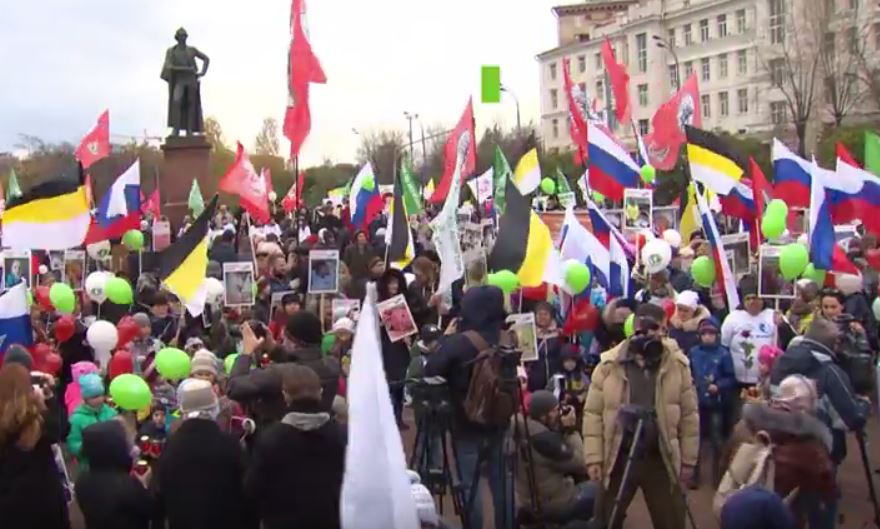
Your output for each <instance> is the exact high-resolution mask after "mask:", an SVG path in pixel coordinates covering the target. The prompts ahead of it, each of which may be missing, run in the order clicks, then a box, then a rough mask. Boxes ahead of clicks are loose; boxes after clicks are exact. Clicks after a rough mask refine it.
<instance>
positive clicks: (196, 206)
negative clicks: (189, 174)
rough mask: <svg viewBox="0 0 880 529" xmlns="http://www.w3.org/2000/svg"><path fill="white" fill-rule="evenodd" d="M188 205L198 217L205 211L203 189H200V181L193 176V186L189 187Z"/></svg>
mask: <svg viewBox="0 0 880 529" xmlns="http://www.w3.org/2000/svg"><path fill="white" fill-rule="evenodd" d="M187 205H189V209H191V210H192V212H193V214H194V215H195V216H197V217H198V216H199V215H201V214H202V211H205V200H204V199H203V198H202V191H201V190H200V189H199V181H198V180H196V179H195V178H193V183H192V187H190V188H189V200H187Z"/></svg>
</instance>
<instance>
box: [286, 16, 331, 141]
mask: <svg viewBox="0 0 880 529" xmlns="http://www.w3.org/2000/svg"><path fill="white" fill-rule="evenodd" d="M304 13H305V0H292V2H291V5H290V35H291V36H290V51H289V56H288V64H287V70H288V71H287V73H288V84H287V88H288V91H289V92H290V97H291V99H292V101H291V103H290V104H289V105H288V106H287V111H286V112H285V114H284V127H283V131H284V136H285V137H286V138H287V139H288V140H290V157H291V158H293V157H294V156H297V155H299V150H300V148H301V147H302V144H303V142H305V141H306V137H307V136H308V135H309V132H310V131H311V130H312V114H311V110H310V109H309V85H310V84H311V83H320V84H324V83H326V82H327V76H326V75H324V69H323V68H321V62H320V61H319V60H318V58H317V57H316V56H315V54H314V53H313V52H312V45H311V44H310V43H309V39H308V37H307V36H306V32H305V30H304V29H303V20H302V18H303V14H304Z"/></svg>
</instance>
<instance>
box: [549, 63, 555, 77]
mask: <svg viewBox="0 0 880 529" xmlns="http://www.w3.org/2000/svg"><path fill="white" fill-rule="evenodd" d="M550 80H551V81H555V80H556V63H555V62H551V63H550Z"/></svg>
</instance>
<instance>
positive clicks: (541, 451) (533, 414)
mask: <svg viewBox="0 0 880 529" xmlns="http://www.w3.org/2000/svg"><path fill="white" fill-rule="evenodd" d="M515 421H516V426H517V428H518V429H519V431H520V432H525V431H528V432H529V439H522V442H521V443H520V446H517V454H518V456H519V460H518V464H517V474H516V497H517V502H518V504H519V505H528V502H529V499H530V498H531V497H532V495H534V496H535V497H536V498H537V500H538V504H539V505H540V506H541V515H542V516H543V519H544V520H546V521H548V522H554V523H560V524H564V523H567V522H570V521H573V520H584V521H587V520H589V519H590V517H591V516H592V515H593V504H594V502H595V499H596V492H597V484H596V483H592V482H590V481H586V479H587V474H586V469H585V468H584V464H583V451H584V445H583V442H582V441H581V436H580V435H579V434H578V431H577V430H576V427H575V425H576V423H577V420H576V414H575V411H574V408H573V407H572V406H567V405H566V406H560V405H559V401H558V400H557V399H556V396H555V395H554V394H553V393H551V392H550V391H547V390H543V389H542V390H539V391H536V392H534V393H532V397H531V399H530V400H529V411H528V416H527V417H523V416H522V415H517V416H516V418H515ZM525 423H528V429H526V427H525V426H526V424H525ZM515 437H516V436H515V434H514V438H515ZM529 449H531V461H532V465H533V469H532V471H533V472H534V484H533V485H532V484H530V483H529V476H528V472H529V469H528V465H529V458H528V457H527V453H528V452H527V451H528V450H529ZM576 480H577V481H580V483H576ZM533 486H534V490H533V489H532V487H533Z"/></svg>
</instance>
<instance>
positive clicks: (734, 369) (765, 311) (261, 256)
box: [0, 203, 880, 529]
mask: <svg viewBox="0 0 880 529" xmlns="http://www.w3.org/2000/svg"><path fill="white" fill-rule="evenodd" d="M473 214H477V213H473ZM244 215H246V214H243V213H241V212H238V213H236V214H233V213H232V212H231V211H229V210H228V209H227V208H226V207H221V208H219V210H218V212H217V214H216V217H215V218H214V220H213V221H212V230H211V234H210V239H211V243H210V249H209V252H208V256H209V263H208V266H207V276H208V277H214V278H216V279H222V270H223V265H224V264H226V263H233V262H240V261H248V260H253V262H254V263H255V272H256V273H255V278H254V279H255V281H254V282H255V285H254V289H255V296H254V298H255V302H254V304H253V305H252V306H234V307H233V306H223V304H222V302H218V301H217V300H209V303H208V305H207V306H206V308H205V312H204V314H203V315H202V316H200V317H196V318H193V317H191V316H189V315H188V314H187V312H186V309H185V308H183V307H182V306H181V304H180V302H179V301H178V299H177V298H176V297H175V296H174V295H173V293H171V292H168V291H166V290H164V289H163V287H162V285H160V284H159V282H158V281H157V276H156V271H155V270H152V269H150V265H149V260H148V259H142V260H141V261H140V266H139V267H136V266H134V265H133V263H134V262H136V261H137V259H136V258H135V259H134V260H130V261H129V263H128V264H129V266H128V269H127V270H120V271H118V272H117V273H118V275H120V276H126V275H127V277H128V279H129V280H130V282H131V284H133V285H136V288H135V293H136V294H135V300H134V303H133V304H131V305H130V306H116V307H114V306H111V305H112V304H109V303H108V304H104V305H103V306H102V307H101V311H102V314H101V317H102V319H106V320H108V321H111V322H113V323H114V324H115V323H118V322H121V321H122V320H123V319H126V318H130V320H131V321H133V322H134V324H135V325H136V326H137V333H136V334H135V335H134V336H133V337H132V339H131V340H130V342H128V343H126V344H124V345H123V346H121V347H119V348H118V349H117V350H116V351H115V352H114V358H117V357H119V358H126V359H130V361H129V360H126V362H128V364H127V365H125V366H122V368H121V370H120V369H119V366H118V365H117V364H118V363H114V362H113V361H112V360H111V363H110V365H109V366H108V365H102V364H101V362H100V359H99V358H98V357H97V356H96V354H95V351H93V350H92V348H91V347H90V346H89V345H88V341H87V340H86V332H87V327H88V323H89V322H90V321H92V320H93V319H94V318H92V315H93V314H95V312H96V311H97V310H98V309H97V306H96V305H94V304H93V303H91V302H89V301H88V298H87V297H85V296H83V298H82V300H81V302H80V303H79V305H78V307H77V312H76V314H75V329H74V332H73V335H72V336H70V337H67V338H66V339H63V340H62V339H59V338H58V335H57V333H56V332H54V329H55V326H56V325H57V324H58V322H59V321H60V319H61V316H60V315H59V314H57V313H56V312H54V311H53V310H51V309H47V308H46V307H45V306H42V305H41V304H38V303H34V304H33V305H32V306H31V311H32V313H31V321H32V325H33V333H34V342H35V343H36V344H40V343H43V344H47V345H49V346H51V347H52V348H55V350H57V352H58V354H59V355H60V356H61V359H62V364H61V366H60V369H59V370H58V371H57V372H53V373H47V372H44V371H43V370H41V367H42V366H41V365H39V364H40V363H41V362H40V361H38V359H37V358H36V355H35V353H34V347H36V345H31V346H29V347H24V346H22V345H20V344H14V345H11V346H9V347H8V348H7V349H6V352H5V355H4V357H3V365H2V368H0V525H2V526H3V527H9V528H18V527H22V528H25V527H27V528H33V529H65V528H68V527H70V526H71V513H73V512H75V511H77V512H81V514H82V517H83V519H84V521H85V526H86V527H87V528H89V529H105V528H106V529H111V528H112V529H123V528H132V529H144V528H148V527H153V528H156V527H169V528H171V529H197V528H204V529H223V528H229V529H239V528H241V529H245V528H256V527H265V528H267V529H269V528H279V529H280V528H314V529H319V528H320V529H329V528H333V527H339V526H340V514H339V511H340V495H341V488H342V482H343V476H344V473H345V465H346V461H345V452H346V445H347V442H348V439H347V434H346V427H345V425H346V422H347V417H348V411H347V402H346V398H347V376H348V369H349V366H350V363H351V358H352V355H357V354H358V352H357V351H353V350H352V345H353V338H354V335H355V333H356V332H357V314H356V313H352V312H351V311H350V310H348V311H346V312H344V313H336V311H334V309H333V307H334V304H333V303H332V301H334V300H363V298H364V296H365V294H366V292H367V284H368V283H370V282H374V283H375V284H376V291H377V294H378V300H377V301H379V302H381V301H385V300H389V299H391V298H393V297H395V296H398V295H401V294H402V295H403V297H404V299H405V301H406V304H407V306H408V308H409V311H410V313H411V314H412V318H413V320H414V322H415V324H416V326H417V328H418V329H419V332H418V333H417V334H416V335H414V336H408V337H406V338H404V339H402V340H397V339H393V338H392V337H391V336H390V335H389V333H388V332H387V330H385V329H382V330H381V331H380V332H381V351H382V361H383V365H384V370H385V375H386V379H387V384H388V387H389V392H390V396H391V402H392V406H393V411H394V416H395V419H396V421H397V424H398V427H399V429H400V430H401V432H405V431H406V430H409V429H415V428H416V426H418V428H422V427H424V424H423V421H422V420H420V417H419V416H418V415H417V416H416V417H415V418H414V419H413V418H411V417H412V416H411V415H410V414H409V413H407V411H406V410H407V407H408V405H409V404H410V403H411V401H412V400H413V393H414V391H413V384H415V383H417V382H418V381H420V380H423V379H432V378H435V377H440V378H441V379H442V380H443V381H444V382H445V384H444V387H445V388H447V389H448V401H449V404H450V411H449V413H450V427H449V429H448V431H447V432H444V437H442V438H441V442H440V443H438V444H439V445H443V444H446V443H449V445H450V446H451V447H452V448H454V454H455V456H454V458H453V459H454V461H453V465H454V467H455V472H454V475H455V476H457V481H458V483H459V484H460V490H459V492H460V493H461V494H460V498H461V500H462V501H461V502H460V503H461V505H460V510H461V511H462V512H460V513H458V514H459V515H460V516H459V517H458V518H457V517H454V516H453V515H452V514H450V513H448V512H447V513H446V514H445V516H443V517H441V516H439V515H438V512H437V508H436V506H435V499H434V498H433V497H432V493H433V492H436V490H437V489H436V488H435V487H436V486H437V485H438V484H437V483H435V482H434V481H433V478H431V477H432V476H436V471H437V470H438V468H437V467H438V466H442V464H443V463H442V461H441V459H443V458H442V457H439V454H434V455H432V457H429V458H427V461H429V463H428V464H427V465H423V466H422V468H414V469H413V470H415V471H417V473H413V474H412V475H411V483H412V492H413V498H414V500H415V503H416V506H417V509H418V514H419V519H420V522H421V527H422V528H439V527H457V526H462V527H466V528H470V529H479V528H482V527H484V525H483V523H484V520H483V519H484V513H483V512H482V511H483V507H484V502H483V501H482V498H481V489H480V487H479V481H480V480H481V479H485V480H486V482H487V483H488V491H489V493H490V495H491V498H492V501H491V505H492V507H493V509H492V510H493V516H494V520H495V525H494V527H496V528H508V527H521V526H522V527H540V526H546V524H552V525H553V526H558V527H566V528H571V529H574V528H576V527H583V526H585V525H584V524H586V523H587V522H588V521H589V520H591V519H596V520H602V521H603V522H604V523H605V524H607V526H608V527H611V528H614V527H620V526H621V524H623V521H624V519H625V518H626V512H627V509H628V507H629V504H630V502H631V501H632V499H633V497H634V495H635V493H636V492H637V491H638V490H641V491H642V493H643V495H644V498H645V502H646V504H647V508H648V511H649V513H650V517H651V521H652V523H653V526H654V527H656V528H659V529H678V528H683V527H685V519H686V509H687V490H688V489H696V488H698V487H700V485H701V484H703V485H705V484H709V485H711V487H712V488H713V489H715V490H716V491H717V492H716V494H715V503H714V507H715V511H716V514H717V516H718V517H719V520H720V523H721V526H722V527H723V528H725V529H727V528H737V529H749V528H759V527H776V528H780V529H784V528H792V529H793V528H795V527H798V528H800V527H810V528H811V529H830V528H832V527H834V526H835V524H836V520H837V515H838V512H837V505H838V501H839V498H840V495H841V493H842V492H846V491H841V490H840V489H839V488H838V486H837V479H836V473H837V469H838V468H839V466H840V464H841V462H842V461H843V460H844V459H845V458H846V457H847V452H846V447H847V436H848V435H849V434H851V433H855V434H856V435H863V432H864V427H865V424H866V421H867V417H868V415H869V411H870V409H871V396H872V395H873V388H874V387H875V384H874V382H873V372H874V367H873V366H874V365H876V352H877V350H878V338H880V336H878V327H877V321H876V319H875V315H874V313H873V312H872V310H871V308H870V307H871V302H872V301H873V300H874V298H875V297H876V272H874V271H871V270H870V268H869V267H867V266H866V265H865V264H864V262H863V261H862V260H861V259H860V255H859V254H860V253H861V252H864V251H865V250H866V249H870V248H872V247H873V246H876V240H875V239H873V238H872V237H871V236H870V235H866V236H864V237H863V238H862V240H861V243H862V244H861V246H858V245H855V246H852V247H851V248H850V250H851V257H852V258H853V260H854V262H856V263H861V265H862V268H863V275H862V276H837V277H836V282H835V283H834V285H833V286H826V285H818V284H816V283H813V282H811V281H809V280H801V281H800V283H799V285H798V290H797V292H798V298H796V299H795V300H793V301H790V302H789V301H784V302H783V304H782V305H779V304H774V302H770V301H769V300H767V299H764V298H762V297H761V296H760V295H759V294H758V282H757V280H756V278H755V276H754V275H753V274H744V275H743V276H742V277H741V279H740V280H739V282H738V285H737V288H738V291H739V295H740V298H741V300H742V305H741V306H739V307H730V308H729V309H728V308H727V307H725V306H724V303H718V296H717V293H715V292H713V291H712V290H711V289H707V288H702V287H699V286H697V285H696V284H695V283H694V282H693V280H692V278H691V277H690V275H689V273H688V269H689V264H690V262H691V261H692V260H693V258H694V257H695V256H698V255H705V254H707V253H708V249H707V243H706V242H705V241H704V240H702V238H700V237H699V236H694V237H692V238H691V240H689V241H686V242H684V243H682V245H681V248H675V249H673V258H672V260H671V263H670V266H669V267H668V269H667V270H663V271H661V272H658V273H654V274H649V275H646V276H641V275H637V276H636V279H637V280H639V282H640V285H639V288H637V289H635V290H637V291H638V292H637V293H636V294H635V295H634V296H633V297H632V298H614V299H608V297H607V296H606V295H605V293H604V291H603V290H602V288H601V287H600V286H599V285H598V284H596V282H595V281H594V284H593V286H592V292H591V294H590V300H591V310H592V311H594V314H595V317H594V318H592V319H590V321H589V322H588V323H586V324H585V325H582V326H580V327H578V328H577V329H575V330H572V329H571V328H569V326H568V325H566V314H567V313H570V311H571V310H570V307H566V305H565V301H564V299H563V297H562V296H561V295H559V294H558V292H556V291H555V290H554V289H553V288H549V289H547V288H545V289H543V290H540V291H539V292H538V293H535V292H525V291H521V292H519V293H515V294H513V299H511V296H507V295H505V293H503V292H502V290H501V289H499V288H497V287H495V286H491V285H488V284H486V283H487V280H486V274H485V273H481V271H480V269H479V268H478V267H477V266H474V267H471V266H468V269H467V271H466V273H465V277H463V278H461V279H459V280H458V281H456V282H455V283H454V284H453V286H452V292H451V293H445V292H438V291H437V285H438V281H439V272H440V267H441V262H440V258H439V256H438V254H437V252H436V251H435V250H434V248H433V247H432V244H431V238H430V228H429V227H428V225H427V219H428V218H429V215H425V214H423V215H419V216H414V217H413V218H412V220H411V228H412V232H413V240H414V242H415V254H416V257H415V259H414V260H413V261H412V262H411V263H410V264H409V265H408V266H407V267H406V268H405V269H404V270H397V269H395V268H393V267H390V266H388V264H387V262H386V261H387V259H386V239H385V231H386V229H387V225H388V215H387V213H386V214H382V215H379V216H378V217H377V218H376V219H374V220H373V221H372V222H370V223H369V224H368V225H364V226H360V227H354V226H352V225H351V224H350V219H349V218H348V211H347V208H345V207H341V206H334V205H333V204H330V203H327V204H324V205H322V206H320V207H318V208H317V209H315V210H314V211H311V212H309V213H308V214H301V215H299V216H295V217H292V216H285V215H283V214H281V213H279V214H278V215H277V218H275V219H272V220H271V221H270V222H269V223H267V224H265V225H262V226H257V225H255V224H254V223H253V222H249V221H247V220H246V219H245V218H244ZM144 228H145V230H144V231H145V235H146V236H147V240H148V241H149V239H150V237H149V223H148V222H147V223H145V225H144ZM184 229H185V228H184ZM181 233H182V232H181ZM148 244H149V243H148ZM313 250H337V251H339V266H338V276H337V281H336V282H330V281H328V282H327V284H328V285H330V284H334V285H337V286H338V288H337V289H336V290H337V293H335V294H312V293H310V290H311V289H310V286H312V285H314V284H315V282H314V280H312V281H310V279H309V273H310V271H309V252H310V251H313ZM487 250H488V249H487ZM38 279H39V280H40V281H41V282H42V283H43V284H51V282H52V281H54V280H55V278H54V276H52V275H51V274H44V275H41V276H40V277H39V278H38ZM322 284H323V283H322ZM514 307H518V308H517V310H516V311H514V310H513V308H514ZM512 312H520V313H528V312H532V313H534V322H535V341H536V344H537V358H536V359H534V360H529V361H524V362H517V363H518V364H520V365H516V366H514V367H513V377H514V379H515V382H516V384H515V386H516V387H515V389H514V390H513V394H514V395H515V401H514V402H515V406H514V407H513V408H512V409H508V410H507V413H506V414H503V415H502V420H491V421H490V420H481V419H480V417H484V416H481V415H480V413H483V414H485V413H487V411H486V409H482V411H479V410H478V411H475V409H474V407H473V402H474V399H476V398H477V396H476V395H477V394H480V393H482V394H483V395H485V394H486V393H485V392H486V391H487V389H486V388H487V387H488V386H486V385H485V384H483V382H484V381H486V380H494V379H491V378H489V379H487V378H485V377H491V376H492V373H488V372H487V371H486V370H484V369H481V368H480V367H478V366H480V365H481V364H479V363H476V362H479V360H481V359H483V358H484V357H488V358H496V356H492V355H493V354H494V355H500V356H504V354H506V353H504V354H503V352H504V351H507V350H511V351H513V354H514V355H515V354H516V344H515V342H508V339H509V338H510V337H511V335H510V333H509V332H508V330H507V328H508V320H507V317H508V316H509V315H510V314H511V313H512ZM511 343H512V345H511ZM166 346H172V347H177V348H180V349H181V350H184V351H185V352H186V353H187V354H188V355H189V356H190V357H191V370H190V373H189V376H188V377H186V378H185V379H184V380H168V379H166V378H164V377H163V376H161V375H160V374H159V373H158V371H157V369H156V365H155V358H156V355H157V353H158V352H159V351H160V350H161V349H162V348H164V347H166ZM499 351H501V352H499ZM121 353H125V354H126V356H118V355H120V354H121ZM501 362H503V360H502V361H501ZM475 363H476V364H475ZM114 366H115V367H114ZM865 366H867V367H868V371H869V373H867V374H866V373H865V369H864V368H865ZM502 371H503V370H502ZM500 372H501V371H499V373H500ZM119 373H132V374H134V375H137V376H139V377H142V378H143V379H144V380H145V381H146V382H147V383H148V384H149V386H150V389H151V392H152V395H153V401H152V403H151V404H150V405H149V406H147V407H146V408H145V409H144V410H141V411H138V412H131V411H125V410H121V409H118V407H117V406H116V405H115V403H114V402H113V401H112V400H111V399H110V398H109V397H108V388H109V385H110V383H111V381H112V379H113V378H114V377H115V376H118V375H119ZM500 376H501V378H503V375H500ZM496 382H498V383H499V385H498V387H499V388H501V389H498V393H497V394H493V395H495V396H496V397H497V396H498V395H501V394H502V393H503V392H504V391H510V390H508V389H507V388H506V387H502V386H503V383H504V380H501V381H500V382H499V381H498V380H496ZM481 386H482V387H481ZM490 389H495V387H494V386H493V387H492V388H490ZM489 408H492V409H497V408H498V403H497V402H495V403H491V405H489ZM446 434H448V438H447V437H446ZM416 449H417V448H416ZM419 474H420V475H419ZM429 478H431V479H429ZM422 481H424V483H423V482H422ZM455 490H456V489H453V491H455ZM509 491H514V494H512V495H511V494H510V492H509Z"/></svg>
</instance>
